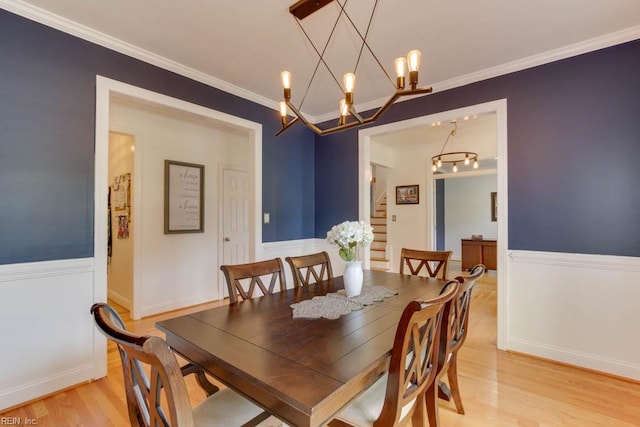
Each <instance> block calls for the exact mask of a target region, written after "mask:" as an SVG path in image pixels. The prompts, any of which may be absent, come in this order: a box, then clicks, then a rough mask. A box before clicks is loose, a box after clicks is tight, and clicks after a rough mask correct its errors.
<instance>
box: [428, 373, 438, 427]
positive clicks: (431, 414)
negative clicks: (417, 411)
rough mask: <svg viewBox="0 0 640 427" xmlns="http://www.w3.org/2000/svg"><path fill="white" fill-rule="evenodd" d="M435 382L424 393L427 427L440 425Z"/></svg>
mask: <svg viewBox="0 0 640 427" xmlns="http://www.w3.org/2000/svg"><path fill="white" fill-rule="evenodd" d="M437 389H438V387H437V380H436V381H434V382H433V384H431V386H430V387H429V388H427V390H426V392H425V399H424V400H425V404H426V409H427V418H428V419H429V426H431V427H438V426H439V425H440V417H439V416H438V392H437Z"/></svg>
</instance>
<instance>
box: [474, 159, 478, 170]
mask: <svg viewBox="0 0 640 427" xmlns="http://www.w3.org/2000/svg"><path fill="white" fill-rule="evenodd" d="M473 168H474V169H478V159H475V160H474V161H473Z"/></svg>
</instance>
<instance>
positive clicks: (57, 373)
mask: <svg viewBox="0 0 640 427" xmlns="http://www.w3.org/2000/svg"><path fill="white" fill-rule="evenodd" d="M95 295H96V292H95V291H94V261H93V258H86V259H75V260H63V261H46V262H36V263H24V264H11V265H0V313H2V316H1V319H2V320H1V322H0V324H1V325H2V326H0V328H1V329H0V340H1V343H2V344H1V346H2V359H1V363H0V378H2V382H1V383H0V411H2V410H3V409H6V408H10V407H13V406H16V405H19V404H21V403H23V402H27V401H29V400H33V399H36V398H38V397H40V396H44V395H46V394H50V393H53V392H56V391H58V390H60V389H63V388H66V387H69V386H72V385H75V384H78V383H82V382H85V381H88V380H90V379H92V378H98V377H101V376H104V375H106V356H107V355H106V340H105V339H104V338H103V337H102V336H101V335H100V334H99V333H97V331H96V330H95V328H94V325H93V321H92V319H91V316H90V314H89V309H90V308H91V305H92V304H93V302H94V296H95Z"/></svg>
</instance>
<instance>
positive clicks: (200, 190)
mask: <svg viewBox="0 0 640 427" xmlns="http://www.w3.org/2000/svg"><path fill="white" fill-rule="evenodd" d="M202 232H204V165H196V164H194V163H185V162H177V161H174V160H165V161H164V234H176V233H202Z"/></svg>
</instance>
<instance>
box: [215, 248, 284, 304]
mask: <svg viewBox="0 0 640 427" xmlns="http://www.w3.org/2000/svg"><path fill="white" fill-rule="evenodd" d="M220 270H222V272H223V273H224V277H225V279H226V281H227V289H228V290H229V302H230V303H234V302H237V301H238V297H240V298H242V299H243V300H247V299H252V298H253V297H254V296H256V295H254V294H255V292H256V291H257V290H258V289H259V290H260V291H261V292H262V295H265V294H268V293H270V294H272V293H274V292H275V287H276V284H278V291H280V292H282V291H284V290H285V289H286V282H285V277H284V275H285V272H284V266H283V264H282V260H281V259H280V258H274V259H270V260H266V261H257V262H250V263H248V264H235V265H221V266H220ZM267 277H268V278H269V279H268V280H269V282H268V285H265V283H264V281H263V278H265V279H266V278H267ZM245 284H246V288H245Z"/></svg>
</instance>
